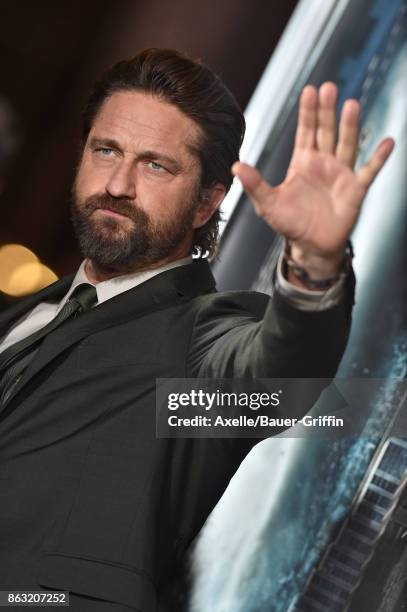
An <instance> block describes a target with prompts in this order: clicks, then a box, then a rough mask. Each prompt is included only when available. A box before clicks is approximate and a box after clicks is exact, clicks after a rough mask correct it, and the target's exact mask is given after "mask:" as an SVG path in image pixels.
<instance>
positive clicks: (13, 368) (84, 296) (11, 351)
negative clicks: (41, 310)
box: [0, 283, 97, 403]
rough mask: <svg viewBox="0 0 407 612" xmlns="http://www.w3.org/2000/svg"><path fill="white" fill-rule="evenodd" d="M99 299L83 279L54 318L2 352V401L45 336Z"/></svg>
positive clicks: (0, 354)
mask: <svg viewBox="0 0 407 612" xmlns="http://www.w3.org/2000/svg"><path fill="white" fill-rule="evenodd" d="M96 302H97V294H96V289H95V287H94V286H93V285H89V284H88V283H81V284H80V285H78V286H77V287H75V289H74V290H73V291H72V293H71V295H70V297H69V299H68V301H67V302H66V304H65V305H64V306H63V307H62V308H61V310H60V311H59V313H58V314H57V316H56V317H54V319H52V321H50V322H49V323H48V324H47V325H45V327H42V328H41V329H39V330H37V331H36V332H34V333H33V334H31V335H30V336H27V337H26V338H23V339H22V340H20V341H19V342H16V343H15V344H12V345H11V346H10V347H9V348H8V349H6V350H5V351H3V353H0V396H1V397H0V400H1V402H2V403H4V402H6V401H7V400H8V398H9V397H10V395H11V393H12V391H13V389H14V388H15V386H16V385H17V383H18V381H19V380H20V378H21V376H22V375H23V373H24V370H25V369H26V367H27V366H28V364H29V363H30V361H31V360H32V359H33V358H34V356H35V354H36V352H37V350H38V349H39V347H40V344H41V341H42V340H43V338H45V336H47V335H48V334H49V333H51V332H52V331H54V329H56V328H57V327H59V326H60V325H61V324H62V323H63V322H64V321H66V320H67V319H72V318H74V317H76V316H77V315H78V314H79V313H81V312H85V311H86V310H89V308H91V307H92V306H93V305H94V304H95V303H96Z"/></svg>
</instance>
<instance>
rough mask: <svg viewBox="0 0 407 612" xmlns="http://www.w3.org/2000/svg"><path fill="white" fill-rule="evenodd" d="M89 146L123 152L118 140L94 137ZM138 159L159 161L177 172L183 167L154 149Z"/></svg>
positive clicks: (142, 153)
mask: <svg viewBox="0 0 407 612" xmlns="http://www.w3.org/2000/svg"><path fill="white" fill-rule="evenodd" d="M89 146H90V147H91V148H93V147H106V148H109V149H116V150H119V151H121V150H122V147H121V146H120V144H119V143H118V142H117V140H114V139H113V138H97V137H96V136H93V138H91V139H90V141H89ZM136 159H154V160H155V159H157V160H159V161H163V162H167V163H168V164H170V165H171V166H173V168H174V170H176V171H180V170H181V169H182V167H183V166H182V165H181V163H180V162H179V161H178V160H177V159H175V158H174V157H171V156H170V155H165V153H160V152H159V151H153V150H152V149H148V150H146V151H142V152H141V153H139V154H138V155H136Z"/></svg>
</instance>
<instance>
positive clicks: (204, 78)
mask: <svg viewBox="0 0 407 612" xmlns="http://www.w3.org/2000/svg"><path fill="white" fill-rule="evenodd" d="M133 90H138V91H145V92H148V93H151V94H153V95H155V96H157V97H158V98H161V99H162V100H165V101H166V102H168V103H170V104H173V105H174V106H177V107H178V108H179V109H180V110H181V111H182V112H184V113H185V114H186V115H188V116H189V117H190V118H191V119H193V120H194V121H195V122H196V123H197V124H198V125H199V127H200V128H201V132H202V138H201V139H200V142H199V143H197V145H198V148H197V153H198V155H199V158H200V162H201V169H202V172H201V185H200V196H201V197H204V194H205V190H209V189H210V188H211V187H213V186H214V185H215V184H216V183H221V184H222V185H224V186H225V188H226V191H228V190H229V188H230V186H231V184H232V181H233V176H232V174H231V171H230V168H231V166H232V164H233V163H234V162H235V161H237V160H238V159H239V150H240V147H241V144H242V141H243V136H244V132H245V120H244V116H243V114H242V111H241V109H240V108H239V105H238V103H237V101H236V99H235V98H234V96H233V95H232V94H231V92H230V91H229V89H228V88H227V87H226V85H225V84H224V83H223V82H222V80H221V79H220V78H219V77H218V76H217V75H216V74H214V73H213V72H212V71H211V70H210V69H209V68H208V67H207V66H205V65H204V64H203V63H202V62H200V61H199V60H193V59H191V58H189V57H188V56H186V55H184V54H182V53H179V52H178V51H175V50H172V49H154V48H153V49H145V50H144V51H141V52H140V53H138V54H137V55H136V56H135V57H133V58H132V59H130V60H123V61H121V62H118V63H117V64H115V65H114V66H112V67H111V68H110V69H109V70H107V72H105V73H104V74H103V75H102V77H101V79H100V80H98V81H97V82H96V84H95V86H94V89H93V91H92V93H91V95H90V97H89V99H88V101H87V104H86V106H85V108H84V110H83V113H82V122H83V124H82V125H83V131H82V137H83V142H86V139H87V137H88V134H89V132H90V130H91V127H92V124H93V122H94V120H95V118H96V116H97V114H98V113H99V111H100V109H101V107H102V105H103V103H104V102H105V100H106V99H107V98H109V97H110V96H112V95H113V94H114V93H115V92H118V91H133ZM220 219H221V218H220V212H219V210H217V211H216V212H215V213H214V214H213V215H212V217H211V218H210V219H209V221H207V223H206V224H205V225H204V226H203V227H200V228H198V229H197V230H195V233H194V247H197V248H198V251H199V252H200V254H202V255H204V254H208V255H210V256H211V255H213V254H214V252H215V248H216V244H217V241H218V238H219V221H220Z"/></svg>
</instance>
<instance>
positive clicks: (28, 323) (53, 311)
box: [0, 256, 345, 353]
mask: <svg viewBox="0 0 407 612" xmlns="http://www.w3.org/2000/svg"><path fill="white" fill-rule="evenodd" d="M191 262H192V257H184V258H182V259H178V260H177V261H172V262H170V263H168V264H164V265H163V266H159V267H158V268H154V270H148V271H145V272H133V273H132V274H123V275H121V276H115V277H114V278H110V279H109V280H106V281H101V282H99V283H90V281H89V279H88V277H87V275H86V272H85V264H86V259H85V260H84V261H83V262H82V263H81V265H80V266H79V269H78V271H77V273H76V275H75V278H74V279H73V281H72V285H71V287H70V288H69V291H68V292H67V293H66V294H65V296H64V297H63V298H62V300H61V301H60V302H41V303H40V304H38V305H37V306H36V307H35V308H33V309H32V310H31V311H30V312H28V313H27V314H25V315H24V316H22V317H20V319H18V320H17V321H16V323H15V324H14V325H13V326H12V327H11V329H10V330H9V331H8V332H7V334H6V335H5V336H3V338H2V339H1V341H0V353H1V352H2V351H4V350H6V349H7V348H8V347H9V346H11V345H12V344H14V343H15V342H19V341H20V340H22V339H23V338H26V337H27V336H29V335H31V334H33V333H34V332H36V331H37V330H39V329H41V328H42V327H44V326H45V325H47V324H48V323H49V322H50V321H51V320H52V319H53V318H54V317H55V316H56V315H57V314H58V312H59V311H60V310H61V308H62V307H63V305H64V304H65V302H66V301H67V300H68V298H69V296H70V295H71V293H72V291H73V290H74V289H75V287H77V286H78V285H80V284H81V283H90V284H91V285H94V286H95V287H96V293H97V298H98V301H97V303H96V304H95V305H94V308H95V307H97V306H98V304H101V303H102V302H105V301H106V300H109V299H110V298H112V297H114V296H116V295H118V294H119V293H122V292H123V291H127V290H128V289H132V288H133V287H136V286H137V285H140V284H141V283H144V282H145V281H146V280H148V279H150V278H152V277H153V276H156V275H157V274H160V273H161V272H165V271H166V270H170V269H171V268H176V267H177V266H183V265H185V264H189V263H191ZM281 263H282V256H281V257H280V259H279V262H278V266H277V277H276V289H277V291H279V292H280V293H282V294H283V295H284V296H285V297H287V298H288V299H289V300H290V301H291V302H292V303H293V305H294V306H295V307H296V308H299V309H300V310H324V309H326V308H330V307H331V306H334V305H335V304H336V303H337V302H338V301H339V299H340V297H341V295H342V292H343V283H344V276H345V275H343V277H341V279H340V280H339V281H338V282H337V283H336V284H335V285H334V286H333V287H331V288H330V289H328V291H308V290H306V289H300V288H299V287H295V286H294V285H292V284H291V283H289V282H288V281H287V280H286V279H285V278H284V276H283V273H282V268H281Z"/></svg>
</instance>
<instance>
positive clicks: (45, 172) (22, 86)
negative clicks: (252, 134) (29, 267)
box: [0, 0, 296, 276]
mask: <svg viewBox="0 0 407 612" xmlns="http://www.w3.org/2000/svg"><path fill="white" fill-rule="evenodd" d="M295 5H296V1H295V0H285V2H284V3H282V2H280V1H277V0H251V1H250V2H249V1H247V0H217V1H215V0H206V1H205V2H203V1H201V2H200V1H198V0H173V1H168V0H148V1H147V0H132V1H131V0H119V1H116V2H112V1H108V0H82V1H81V2H79V1H78V0H70V1H69V2H55V0H41V1H36V2H32V1H29V0H26V1H22V0H15V1H13V2H12V3H11V2H0V9H1V20H0V69H1V87H0V93H1V94H3V95H4V96H6V97H7V98H8V99H9V100H10V102H11V103H12V104H13V106H14V107H15V109H16V111H17V113H18V114H19V116H20V118H21V123H22V127H23V140H22V146H21V147H20V150H19V153H18V155H17V157H16V158H15V160H14V162H13V164H12V166H11V168H10V172H9V176H8V179H7V183H6V189H5V191H4V193H3V194H2V195H1V196H0V205H1V207H2V211H1V212H2V215H1V224H0V245H1V244H5V243H9V242H17V243H21V244H24V245H25V246H28V247H29V248H30V249H32V250H33V251H34V252H35V254H36V255H37V256H38V257H39V258H40V259H41V260H42V261H43V263H45V264H46V265H48V266H50V267H51V268H52V269H53V270H54V271H55V272H56V273H57V274H58V275H59V276H60V275H63V274H66V273H68V272H71V271H73V270H74V268H75V267H76V266H77V265H78V263H79V262H80V255H79V253H78V251H77V248H76V244H75V240H74V238H73V235H72V231H71V227H70V221H69V200H70V189H71V184H72V180H73V176H74V171H75V166H76V163H77V157H78V134H79V114H80V110H81V107H82V105H83V103H84V100H85V99H86V96H87V94H88V92H89V90H90V87H91V85H92V83H93V80H94V79H95V78H96V77H97V76H98V75H99V74H100V73H101V72H102V71H103V70H104V69H105V68H106V67H107V66H109V65H111V64H112V63H114V62H116V61H118V60H119V59H123V58H125V57H131V56H132V55H135V54H136V53H137V52H138V51H139V50H141V49H143V48H145V47H150V46H156V47H172V48H177V49H178V50H181V51H185V52H187V53H188V54H190V55H192V56H194V57H198V58H201V59H202V60H203V61H204V62H205V63H207V64H208V65H209V66H210V67H211V68H212V69H213V70H214V71H215V72H217V73H218V74H220V75H221V76H222V78H223V79H224V81H225V82H226V84H227V85H228V87H229V88H230V89H231V91H232V92H233V93H234V94H235V96H236V97H237V99H238V101H239V103H240V105H241V106H242V108H245V106H246V104H247V103H248V101H249V99H250V96H251V94H252V93H253V90H254V88H255V86H256V84H257V82H258V80H259V78H260V76H261V74H262V72H263V70H264V68H265V66H266V64H267V62H268V60H269V58H270V55H271V53H272V51H273V49H274V47H275V45H276V43H277V42H278V39H279V37H280V35H281V33H282V31H283V29H284V27H285V25H286V23H287V21H288V19H289V17H290V15H291V13H292V11H293V9H294V7H295Z"/></svg>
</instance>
